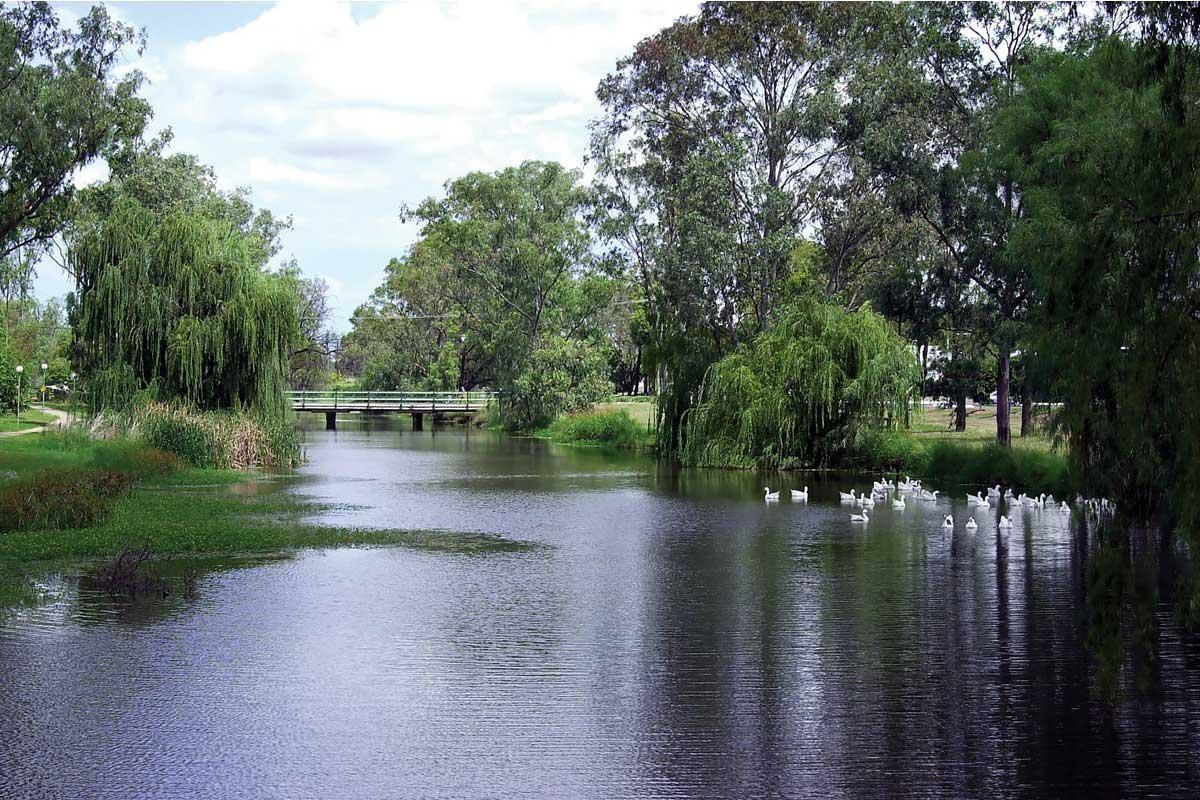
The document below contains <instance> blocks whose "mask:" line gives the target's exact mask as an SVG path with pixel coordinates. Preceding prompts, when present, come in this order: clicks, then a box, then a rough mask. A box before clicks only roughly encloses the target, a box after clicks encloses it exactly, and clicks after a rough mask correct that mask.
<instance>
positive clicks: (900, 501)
mask: <svg viewBox="0 0 1200 800" xmlns="http://www.w3.org/2000/svg"><path fill="white" fill-rule="evenodd" d="M892 508H894V509H896V510H897V511H903V510H904V498H903V497H897V498H896V499H895V500H893V501H892Z"/></svg>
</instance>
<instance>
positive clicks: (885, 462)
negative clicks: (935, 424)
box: [850, 428, 931, 476]
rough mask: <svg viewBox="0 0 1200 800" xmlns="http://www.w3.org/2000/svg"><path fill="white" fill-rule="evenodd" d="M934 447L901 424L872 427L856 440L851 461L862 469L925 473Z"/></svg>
mask: <svg viewBox="0 0 1200 800" xmlns="http://www.w3.org/2000/svg"><path fill="white" fill-rule="evenodd" d="M930 449H931V447H930V446H929V445H928V444H926V443H924V442H921V441H919V440H917V438H916V437H914V436H913V435H912V434H911V433H910V432H909V431H906V430H903V429H899V428H869V429H867V430H864V431H861V432H860V433H859V436H858V441H857V442H855V445H854V452H853V455H852V456H851V458H850V463H851V464H852V465H853V466H855V467H859V468H861V469H866V470H871V471H877V470H882V471H885V472H903V473H906V474H911V475H917V476H923V475H925V474H926V470H927V469H928V467H929V451H930Z"/></svg>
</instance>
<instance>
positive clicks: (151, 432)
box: [139, 404, 225, 467]
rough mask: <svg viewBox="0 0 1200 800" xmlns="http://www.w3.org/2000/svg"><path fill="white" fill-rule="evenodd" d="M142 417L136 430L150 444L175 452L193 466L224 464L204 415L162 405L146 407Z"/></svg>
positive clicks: (211, 429)
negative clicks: (138, 428)
mask: <svg viewBox="0 0 1200 800" xmlns="http://www.w3.org/2000/svg"><path fill="white" fill-rule="evenodd" d="M141 416H142V419H141V426H140V430H139V433H140V434H141V438H142V439H144V440H145V442H146V444H148V445H149V446H151V447H154V448H157V449H159V450H164V451H166V452H168V453H174V454H175V455H176V456H178V457H179V458H181V459H183V460H184V461H186V462H187V463H189V464H191V465H192V466H193V467H219V466H223V463H222V462H223V461H225V458H223V454H222V453H221V449H222V448H221V446H220V442H219V441H218V439H217V437H216V436H215V435H214V434H215V431H214V430H213V427H214V426H213V425H212V424H211V423H210V422H209V421H208V420H206V419H205V418H204V417H202V416H200V415H194V414H190V413H188V412H187V411H186V410H185V409H183V408H181V407H177V406H166V405H163V404H152V405H149V406H146V407H145V410H144V412H143V414H142V415H141Z"/></svg>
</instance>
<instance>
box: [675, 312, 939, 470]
mask: <svg viewBox="0 0 1200 800" xmlns="http://www.w3.org/2000/svg"><path fill="white" fill-rule="evenodd" d="M920 377H921V376H920V368H919V366H918V365H917V363H916V360H915V358H914V357H913V356H912V354H911V352H909V349H908V347H907V345H906V343H905V342H904V340H903V339H901V338H900V337H899V335H897V334H896V333H895V331H893V330H892V329H891V328H890V327H889V326H888V324H887V322H886V321H885V320H883V318H881V317H880V316H879V315H878V314H875V313H874V312H872V311H871V310H869V309H866V308H863V309H860V310H858V311H855V312H847V311H845V310H844V309H842V308H840V307H838V306H834V305H832V304H829V303H826V302H823V301H821V300H819V299H816V298H802V299H799V300H797V301H795V302H794V303H793V304H791V305H789V306H788V307H786V308H785V309H783V310H782V311H781V313H780V316H779V318H778V319H777V320H776V322H775V324H774V325H773V326H772V328H771V330H770V331H768V332H766V333H764V334H762V335H760V336H759V337H758V338H757V339H755V340H754V342H752V343H751V344H750V345H748V346H746V347H744V348H742V349H741V350H739V351H738V352H737V353H734V354H732V355H729V356H726V357H725V358H723V359H721V360H720V361H719V362H717V363H716V364H714V365H713V367H712V368H711V369H710V370H709V373H708V375H707V377H706V378H705V381H704V385H703V387H702V389H701V391H700V394H699V396H698V398H697V401H696V403H695V405H694V406H693V408H692V409H691V410H690V411H689V412H688V414H687V416H686V417H685V421H684V428H683V441H682V443H681V446H680V448H679V457H680V459H681V460H682V461H684V462H685V463H688V464H695V465H700V466H772V467H779V466H785V467H786V466H797V465H803V466H825V465H829V464H830V463H832V462H833V461H835V460H836V459H837V458H839V457H841V456H842V455H844V454H845V453H846V452H848V451H849V449H850V448H851V446H852V445H853V442H854V440H855V437H856V434H857V433H858V431H859V430H860V429H863V428H865V427H868V426H883V425H887V424H889V423H891V422H893V421H896V420H901V419H903V416H904V412H905V410H906V408H907V407H908V404H909V402H910V401H911V400H912V399H913V398H914V396H915V390H916V387H917V385H918V384H919V382H920Z"/></svg>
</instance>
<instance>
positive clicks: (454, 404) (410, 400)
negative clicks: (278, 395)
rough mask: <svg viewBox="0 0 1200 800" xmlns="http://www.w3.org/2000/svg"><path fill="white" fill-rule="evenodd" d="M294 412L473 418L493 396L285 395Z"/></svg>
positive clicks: (314, 393)
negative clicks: (457, 415) (451, 415)
mask: <svg viewBox="0 0 1200 800" xmlns="http://www.w3.org/2000/svg"><path fill="white" fill-rule="evenodd" d="M288 398H289V400H290V401H291V404H292V408H293V409H294V410H295V411H311V412H314V413H321V412H324V413H347V414H349V413H356V412H357V413H366V414H437V413H446V414H473V413H475V412H477V411H482V410H483V409H484V408H486V407H487V405H488V403H490V402H492V400H493V399H494V398H495V393H494V392H343V391H318V392H310V391H293V392H288Z"/></svg>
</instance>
